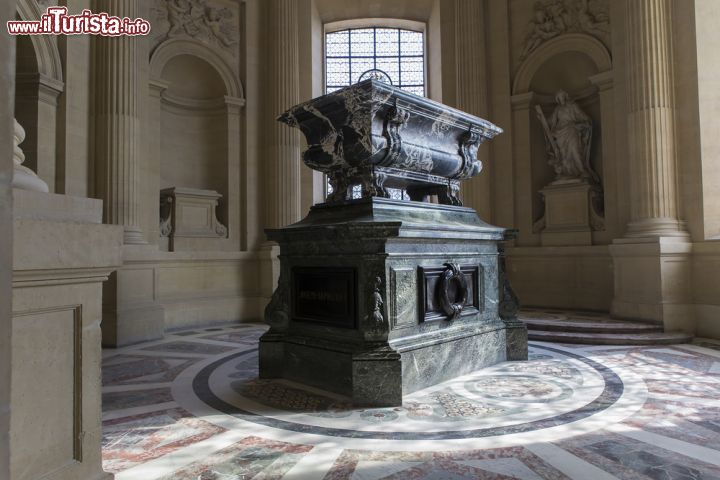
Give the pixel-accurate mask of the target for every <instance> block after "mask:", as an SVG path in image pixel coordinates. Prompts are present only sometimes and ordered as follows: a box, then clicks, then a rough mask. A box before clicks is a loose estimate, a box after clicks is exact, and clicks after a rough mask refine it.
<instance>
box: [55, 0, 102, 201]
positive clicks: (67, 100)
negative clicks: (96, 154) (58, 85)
mask: <svg viewBox="0 0 720 480" xmlns="http://www.w3.org/2000/svg"><path fill="white" fill-rule="evenodd" d="M90 3H91V2H90V0H69V1H68V2H67V7H68V10H69V11H70V12H71V13H74V14H77V13H80V12H81V11H82V10H83V9H84V8H90ZM90 42H91V37H90V35H67V36H60V37H58V48H59V49H60V54H61V56H62V61H63V74H64V79H65V90H64V92H63V95H61V96H60V98H59V103H58V120H57V125H58V139H57V145H58V150H57V172H56V178H57V193H64V194H66V195H74V196H79V197H89V196H92V193H93V192H92V187H93V186H92V185H91V184H90V182H89V180H90V172H91V171H92V165H91V157H90V155H89V146H90V137H89V131H90V123H89V120H90V113H91V112H90V102H91V88H90V77H91V69H90Z"/></svg>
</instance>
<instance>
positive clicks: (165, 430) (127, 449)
mask: <svg viewBox="0 0 720 480" xmlns="http://www.w3.org/2000/svg"><path fill="white" fill-rule="evenodd" d="M223 431H224V429H222V428H220V427H218V426H216V425H212V424H210V423H207V422H205V421H203V420H201V419H199V418H196V417H194V416H193V415H192V414H190V413H188V412H187V411H185V410H183V409H181V408H175V409H171V410H165V411H161V412H153V413H148V414H144V415H136V416H132V417H126V418H121V419H117V420H110V421H106V422H103V441H102V444H103V452H104V455H103V458H104V468H105V470H106V471H109V472H113V473H116V472H120V471H123V470H127V469H128V468H131V467H133V466H135V465H138V464H141V463H144V462H147V461H150V460H153V459H155V458H158V457H161V456H163V455H166V454H168V453H171V452H173V451H175V450H178V449H179V448H182V447H185V446H187V445H190V444H193V443H195V442H200V441H202V440H205V439H207V438H210V437H212V436H213V435H217V434H219V433H222V432H223Z"/></svg>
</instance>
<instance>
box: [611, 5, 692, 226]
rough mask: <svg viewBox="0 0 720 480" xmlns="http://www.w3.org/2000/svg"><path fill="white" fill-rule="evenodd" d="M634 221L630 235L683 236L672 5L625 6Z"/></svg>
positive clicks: (632, 217) (632, 210) (631, 222)
mask: <svg viewBox="0 0 720 480" xmlns="http://www.w3.org/2000/svg"><path fill="white" fill-rule="evenodd" d="M625 12H626V16H627V43H626V48H627V66H626V71H627V96H628V112H629V117H628V128H629V146H630V158H629V162H630V182H631V183H630V184H631V200H632V201H631V217H630V218H631V220H630V223H629V224H628V230H627V236H628V237H641V236H666V235H684V234H685V233H684V226H683V223H682V222H680V221H679V219H678V211H679V208H678V186H677V151H676V128H675V95H674V87H675V85H674V71H673V53H672V47H673V46H672V24H671V22H672V18H671V15H672V1H671V0H632V1H629V2H625Z"/></svg>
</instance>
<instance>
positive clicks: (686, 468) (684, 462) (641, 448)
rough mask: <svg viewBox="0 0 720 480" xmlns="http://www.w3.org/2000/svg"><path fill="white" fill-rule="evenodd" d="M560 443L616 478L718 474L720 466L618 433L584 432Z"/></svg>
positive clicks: (679, 479) (682, 479)
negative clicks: (599, 433) (592, 433)
mask: <svg viewBox="0 0 720 480" xmlns="http://www.w3.org/2000/svg"><path fill="white" fill-rule="evenodd" d="M559 445H560V446H562V447H563V448H565V449H567V450H568V451H570V452H572V453H573V454H575V455H576V456H578V457H580V458H583V459H584V460H586V461H588V462H590V463H593V464H595V465H597V466H599V467H601V468H603V469H604V470H606V471H608V472H610V473H612V474H613V475H615V476H617V477H618V478H642V479H645V478H652V479H655V478H659V479H668V480H695V479H698V480H700V479H715V478H720V468H718V467H715V466H713V465H710V464H707V463H704V462H701V461H698V460H695V459H692V458H689V457H686V456H684V455H680V454H678V453H675V452H672V451H669V450H665V449H663V448H661V447H659V446H656V445H651V444H648V443H644V442H639V441H636V440H634V439H630V438H626V437H624V436H620V435H613V434H606V435H586V436H582V437H575V438H574V439H572V440H569V441H563V442H559Z"/></svg>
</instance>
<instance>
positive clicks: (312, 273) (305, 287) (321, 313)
mask: <svg viewBox="0 0 720 480" xmlns="http://www.w3.org/2000/svg"><path fill="white" fill-rule="evenodd" d="M356 284H357V275H356V273H355V269H353V268H334V267H295V268H293V269H292V317H293V320H295V321H299V322H312V323H322V324H326V325H332V326H335V327H341V328H356V325H357V309H356V305H357V302H356V298H355V296H356V295H357V288H356Z"/></svg>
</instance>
